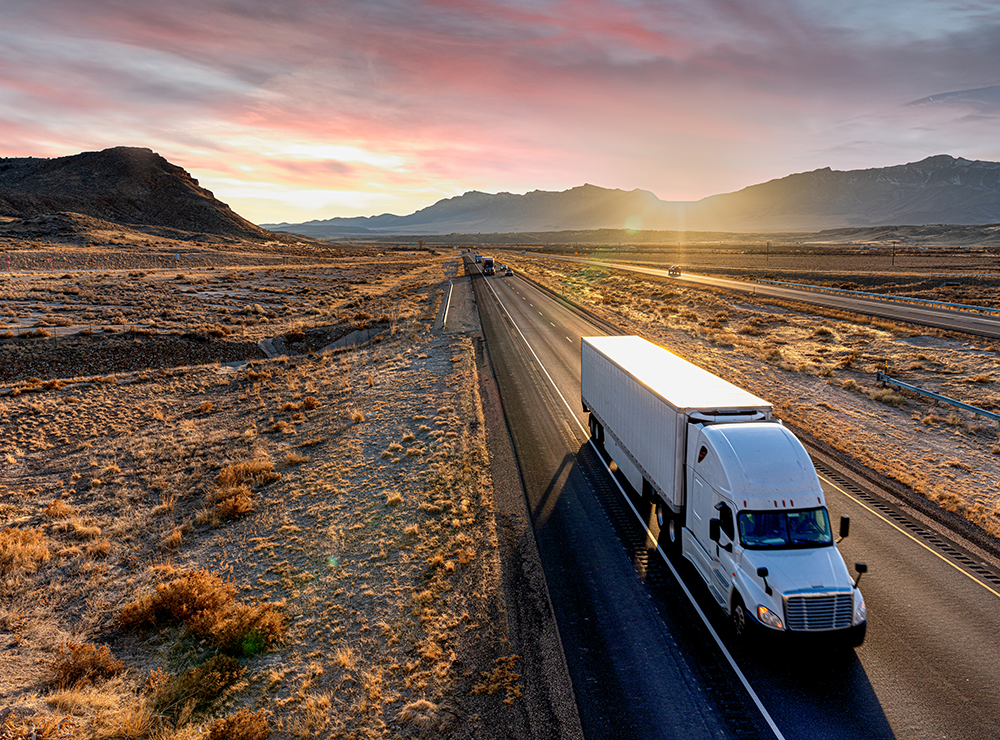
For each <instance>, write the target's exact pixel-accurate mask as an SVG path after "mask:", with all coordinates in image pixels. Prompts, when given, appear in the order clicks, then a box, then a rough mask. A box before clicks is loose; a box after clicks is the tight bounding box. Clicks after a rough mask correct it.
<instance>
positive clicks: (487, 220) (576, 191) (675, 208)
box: [265, 155, 1000, 238]
mask: <svg viewBox="0 0 1000 740" xmlns="http://www.w3.org/2000/svg"><path fill="white" fill-rule="evenodd" d="M995 223H1000V163H998V162H981V161H971V160H968V159H961V158H955V157H950V156H946V155H941V156H936V157H928V158H927V159H924V160H922V161H920V162H912V163H910V164H904V165H898V166H895V167H883V168H876V169H868V170H853V171H848V172H839V171H835V170H831V169H830V168H824V169H821V170H815V171H813V172H805V173H800V174H795V175H789V176H788V177H783V178H781V179H777V180H771V181H770V182H766V183H762V184H760V185H753V186H750V187H747V188H744V189H743V190H740V191H738V192H735V193H726V194H724V195H714V196H711V197H709V198H704V199H702V200H699V201H694V202H680V201H677V202H668V201H661V200H660V199H659V198H657V197H656V196H655V195H653V194H652V193H650V192H647V191H645V190H631V191H624V190H608V189H605V188H599V187H595V186H593V185H584V186H582V187H577V188H573V189H571V190H565V191H562V192H545V191H540V190H536V191H533V192H530V193H525V194H524V195H514V194H511V193H497V194H496V195H490V194H488V193H481V192H476V191H473V192H469V193H466V194H464V195H461V196H458V197H455V198H448V199H445V200H441V201H438V202H437V203H435V204H434V205H432V206H429V207H428V208H424V209H422V210H420V211H417V212H416V213H413V214H410V215H409V216H394V215H391V214H383V215H381V216H371V217H366V218H332V219H327V220H322V221H309V222H307V223H303V224H265V227H266V228H271V229H273V230H275V231H288V232H291V233H295V234H304V235H309V236H316V237H321V238H322V237H337V236H346V235H350V234H365V233H368V234H454V233H459V234H491V233H505V232H507V233H509V232H546V231H548V232H553V231H572V230H588V229H589V230H593V229H644V230H650V229H654V230H681V231H728V232H780V231H814V230H818V229H840V228H850V227H873V226H885V225H898V226H903V225H910V226H923V225H926V224H956V225H977V224H995Z"/></svg>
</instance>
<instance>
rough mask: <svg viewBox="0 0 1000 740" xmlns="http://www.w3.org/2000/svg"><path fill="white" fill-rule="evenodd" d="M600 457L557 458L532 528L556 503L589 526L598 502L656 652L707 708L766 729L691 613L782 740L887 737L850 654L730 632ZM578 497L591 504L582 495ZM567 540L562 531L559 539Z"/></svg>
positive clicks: (583, 452)
mask: <svg viewBox="0 0 1000 740" xmlns="http://www.w3.org/2000/svg"><path fill="white" fill-rule="evenodd" d="M608 462H610V458H607V457H606V456H605V455H601V454H599V453H598V452H597V451H595V449H594V448H593V447H592V446H591V445H590V443H589V442H588V443H585V444H584V445H582V446H580V448H579V449H578V450H577V452H576V454H575V455H567V456H566V457H565V458H564V459H563V460H562V462H561V464H560V465H559V467H558V469H557V470H556V472H555V474H554V475H552V476H551V478H550V480H549V483H548V485H547V486H546V487H545V489H544V490H543V491H542V492H541V494H540V495H539V496H538V497H537V499H536V500H535V501H534V502H533V503H532V508H531V511H532V518H533V521H534V522H535V524H536V529H537V528H539V527H541V528H544V527H545V526H546V524H547V522H549V521H550V519H551V518H552V517H553V516H559V510H560V508H561V507H563V506H566V507H572V508H576V509H578V510H579V511H580V512H582V513H584V514H585V515H586V516H587V518H588V519H589V520H590V521H591V522H593V520H594V519H595V516H594V513H593V503H594V502H596V503H597V504H599V508H600V510H601V511H602V512H603V513H604V515H605V516H606V519H607V522H608V524H609V525H610V527H611V529H612V530H613V531H614V539H615V540H616V542H617V544H618V546H619V547H620V555H621V557H622V558H624V559H625V560H626V561H627V562H628V563H629V564H630V565H631V567H632V570H633V572H634V573H635V578H636V580H637V581H638V583H639V584H641V588H642V589H644V590H645V592H646V594H647V595H648V597H649V599H650V601H651V603H652V605H653V607H654V609H655V612H656V615H657V616H658V617H659V619H660V620H661V622H662V629H663V630H664V631H665V632H667V633H669V636H670V638H671V640H670V641H669V642H672V643H673V644H675V645H676V650H677V651H678V653H679V656H664V660H675V659H680V660H684V661H685V662H687V663H688V664H689V665H690V667H691V669H692V671H693V672H694V673H695V674H696V675H698V676H699V679H700V680H701V681H702V682H703V684H704V685H705V687H706V690H707V691H709V692H711V693H712V694H713V699H714V702H715V703H716V711H718V712H719V713H720V714H722V715H723V716H724V717H725V719H726V722H725V724H726V725H727V726H729V727H730V729H731V730H732V732H733V734H734V736H737V737H744V736H746V737H749V736H761V737H766V736H772V735H773V732H772V731H771V730H770V729H768V728H767V726H766V724H764V722H763V720H752V719H751V718H750V717H749V716H748V715H759V712H758V710H757V709H756V708H755V707H754V705H753V702H752V700H751V699H750V698H749V694H748V692H747V690H746V689H745V687H744V686H743V685H742V684H741V683H740V682H739V680H738V679H737V677H736V675H735V672H734V671H733V669H732V668H731V667H730V665H729V664H728V661H727V660H726V659H725V657H724V655H723V653H722V651H721V650H720V649H719V648H718V646H717V645H716V644H715V640H714V639H713V638H712V637H711V635H710V634H709V630H708V628H707V627H706V626H705V624H704V622H703V620H702V618H701V617H700V616H699V615H698V610H699V609H700V611H701V612H702V613H703V614H704V615H705V619H706V620H707V622H708V624H709V625H711V628H712V630H714V631H715V633H716V634H717V635H718V636H719V638H720V639H721V641H722V643H723V644H724V645H725V648H726V650H728V652H729V653H730V654H731V655H732V657H733V659H734V661H735V663H736V665H737V666H738V667H739V669H740V670H741V671H742V673H743V674H744V675H745V676H746V678H747V681H748V682H749V684H750V686H751V688H752V690H753V691H754V692H755V693H756V694H757V696H758V697H759V698H760V701H761V703H762V704H763V706H764V707H765V709H766V710H767V712H768V713H769V714H770V715H771V717H772V718H773V720H774V722H775V724H776V725H777V727H778V728H779V730H780V731H781V733H782V734H783V735H784V737H785V738H789V740H790V739H791V738H810V739H813V738H831V739H832V738H844V737H865V738H866V740H867V739H869V738H894V737H895V734H894V733H893V731H892V728H891V727H890V725H889V722H888V720H887V719H886V716H885V712H884V711H883V709H882V706H881V703H880V701H879V698H878V696H877V695H876V693H875V690H874V688H873V686H872V684H871V681H870V680H869V678H868V675H867V673H866V671H865V668H864V666H863V665H862V662H861V660H860V659H859V657H858V652H856V651H855V650H854V649H851V648H845V647H842V646H832V645H830V644H828V643H826V644H824V643H823V642H819V641H809V642H803V641H800V640H787V639H781V638H787V637H789V635H775V636H772V637H771V638H770V639H756V640H753V641H747V640H745V639H742V638H740V637H739V636H738V635H737V634H736V632H735V630H734V628H733V626H732V623H731V622H730V619H729V617H728V616H727V615H726V614H725V613H724V612H723V611H722V610H721V609H720V608H719V606H718V605H717V603H716V602H715V601H714V599H713V598H712V597H711V595H710V593H709V591H708V589H707V587H706V586H705V585H704V583H703V581H702V580H701V579H700V577H699V576H698V575H697V573H696V572H695V570H694V568H693V567H692V566H691V565H690V563H688V562H687V561H686V560H684V559H683V558H680V557H676V556H673V557H670V558H669V562H668V561H667V560H665V559H664V556H663V555H662V554H661V551H660V550H658V549H657V541H658V539H659V530H658V528H657V526H656V518H655V512H654V509H653V505H652V502H651V501H649V500H643V498H642V497H641V496H639V495H638V494H636V492H635V491H634V490H633V489H632V488H631V486H630V485H629V484H628V482H627V481H626V480H624V477H623V476H621V475H616V476H615V478H616V479H617V482H618V485H616V484H615V481H614V480H612V476H611V474H609V473H608V470H607V468H606V463H608ZM619 487H620V488H619ZM622 490H624V492H625V493H624V495H623V493H622ZM584 496H589V497H591V501H589V502H588V501H584V500H583V498H582V497H584ZM567 513H569V512H567ZM640 522H641V523H640ZM643 525H645V526H643ZM574 539H575V538H573V537H572V536H569V537H568V542H569V543H572V541H573V540H574ZM604 557H608V556H607V555H606V554H605V555H604ZM678 577H679V578H680V579H681V580H682V581H683V582H684V584H685V585H686V586H687V588H688V590H689V591H690V593H691V594H692V597H693V600H694V603H695V604H697V609H696V608H695V606H694V605H693V604H692V602H691V601H690V600H689V599H688V597H687V596H686V595H685V594H684V591H683V589H682V588H681V587H680V585H679V583H678V580H677V578H678ZM758 637H759V636H758ZM857 650H858V651H864V650H865V647H864V646H862V647H860V648H858V649H857ZM761 731H763V734H759V733H761ZM755 733H758V734H755Z"/></svg>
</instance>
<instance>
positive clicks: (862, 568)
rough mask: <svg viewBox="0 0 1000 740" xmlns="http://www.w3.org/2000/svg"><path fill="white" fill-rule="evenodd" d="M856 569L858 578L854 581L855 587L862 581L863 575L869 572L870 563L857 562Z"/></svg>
mask: <svg viewBox="0 0 1000 740" xmlns="http://www.w3.org/2000/svg"><path fill="white" fill-rule="evenodd" d="M854 570H856V571H857V572H858V578H857V580H856V581H854V588H857V587H858V584H859V583H861V576H863V575H864V574H865V573H867V572H868V564H867V563H855V564H854Z"/></svg>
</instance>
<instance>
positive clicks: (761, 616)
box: [757, 605, 785, 630]
mask: <svg viewBox="0 0 1000 740" xmlns="http://www.w3.org/2000/svg"><path fill="white" fill-rule="evenodd" d="M757 621H759V622H760V623H761V624H764V625H767V626H768V627H773V628H774V629H776V630H781V629H784V628H785V625H784V623H783V622H782V621H781V617H779V616H778V615H777V614H775V613H774V612H772V611H771V610H770V609H768V608H767V607H766V606H763V605H759V606H758V607H757Z"/></svg>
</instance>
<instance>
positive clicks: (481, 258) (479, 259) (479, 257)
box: [476, 254, 483, 264]
mask: <svg viewBox="0 0 1000 740" xmlns="http://www.w3.org/2000/svg"><path fill="white" fill-rule="evenodd" d="M482 261H483V255H481V254H477V255H476V264H479V263H480V262H482Z"/></svg>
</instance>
